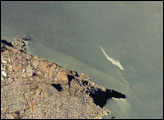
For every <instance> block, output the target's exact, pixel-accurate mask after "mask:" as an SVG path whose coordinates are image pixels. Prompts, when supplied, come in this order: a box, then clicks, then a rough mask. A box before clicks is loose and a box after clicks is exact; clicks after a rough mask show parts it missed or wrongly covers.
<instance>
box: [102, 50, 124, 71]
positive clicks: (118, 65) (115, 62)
mask: <svg viewBox="0 0 164 120" xmlns="http://www.w3.org/2000/svg"><path fill="white" fill-rule="evenodd" d="M100 48H101V51H102V52H103V54H104V55H105V57H106V59H107V60H108V61H110V62H111V63H112V64H113V65H115V66H117V67H118V68H120V70H124V68H123V67H122V65H121V64H120V62H119V61H117V60H114V59H113V58H111V57H109V56H108V55H107V54H106V52H105V51H104V49H103V47H100Z"/></svg>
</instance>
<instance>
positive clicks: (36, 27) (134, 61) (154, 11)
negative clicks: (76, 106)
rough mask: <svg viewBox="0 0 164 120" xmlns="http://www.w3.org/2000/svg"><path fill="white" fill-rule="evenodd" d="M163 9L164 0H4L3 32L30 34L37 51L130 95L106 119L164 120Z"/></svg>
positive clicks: (32, 47) (110, 105)
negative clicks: (159, 0) (127, 0)
mask: <svg viewBox="0 0 164 120" xmlns="http://www.w3.org/2000/svg"><path fill="white" fill-rule="evenodd" d="M162 9H163V3H162V2H113V1H110V2H105V1H103V2H98V1H95V2H75V1H73V2H1V10H2V12H1V36H2V38H6V39H11V38H13V37H17V36H22V35H29V36H31V38H32V42H31V44H30V51H31V53H33V54H35V55H38V56H40V57H43V58H45V59H48V60H50V61H54V62H55V63H57V64H59V65H61V66H63V67H65V68H70V69H73V70H76V71H78V72H83V73H88V74H90V75H91V76H92V78H93V81H94V82H95V83H97V84H99V85H101V86H104V87H107V88H111V89H114V90H118V91H120V92H122V93H125V94H126V95H127V99H126V100H116V99H113V100H110V101H109V102H108V104H107V105H106V106H105V107H106V108H108V109H110V110H111V111H112V114H111V115H109V116H107V117H106V118H111V116H113V115H114V116H116V118H163V11H162ZM100 46H102V47H103V48H104V50H105V51H106V53H107V54H108V55H109V56H111V57H112V58H114V59H116V60H119V61H120V64H121V65H122V66H123V67H124V69H125V70H123V71H121V70H120V69H119V68H118V67H116V66H114V65H113V64H112V63H111V62H109V61H108V60H107V59H106V58H105V56H104V54H103V53H102V51H101V49H100Z"/></svg>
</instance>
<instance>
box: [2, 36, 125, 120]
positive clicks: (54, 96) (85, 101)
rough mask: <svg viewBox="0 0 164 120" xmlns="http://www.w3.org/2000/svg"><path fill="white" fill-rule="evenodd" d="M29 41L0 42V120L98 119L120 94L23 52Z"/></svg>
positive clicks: (106, 113)
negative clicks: (108, 103)
mask: <svg viewBox="0 0 164 120" xmlns="http://www.w3.org/2000/svg"><path fill="white" fill-rule="evenodd" d="M28 40H30V38H27V37H19V38H15V39H14V41H13V42H8V41H6V40H1V119H100V118H103V117H104V116H106V115H108V114H109V112H110V111H109V110H107V109H105V108H104V106H105V104H106V102H107V101H108V100H109V99H112V97H116V98H126V96H125V95H124V94H122V93H119V92H117V91H114V90H110V89H106V88H103V87H100V86H98V85H95V84H94V83H93V82H92V81H91V77H90V76H89V75H87V74H83V73H82V74H78V73H77V72H76V71H72V70H69V69H66V68H63V67H61V66H59V65H58V64H55V63H52V62H49V61H47V60H45V59H42V58H39V57H37V56H33V55H30V54H28V53H26V49H25V46H26V42H28Z"/></svg>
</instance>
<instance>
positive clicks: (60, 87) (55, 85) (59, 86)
mask: <svg viewBox="0 0 164 120" xmlns="http://www.w3.org/2000/svg"><path fill="white" fill-rule="evenodd" d="M51 85H52V86H53V87H54V88H56V89H57V90H58V91H59V92H60V91H62V86H61V85H60V84H51Z"/></svg>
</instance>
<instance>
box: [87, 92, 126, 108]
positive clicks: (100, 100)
mask: <svg viewBox="0 0 164 120" xmlns="http://www.w3.org/2000/svg"><path fill="white" fill-rule="evenodd" d="M88 93H89V96H90V97H92V98H93V101H94V103H95V104H96V105H98V106H100V107H101V108H103V107H104V106H105V105H106V103H107V101H108V100H109V99H111V98H112V97H115V98H126V96H125V95H124V94H122V93H119V92H117V91H115V90H109V89H107V90H106V91H102V90H101V89H96V90H93V89H92V90H91V91H88Z"/></svg>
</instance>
